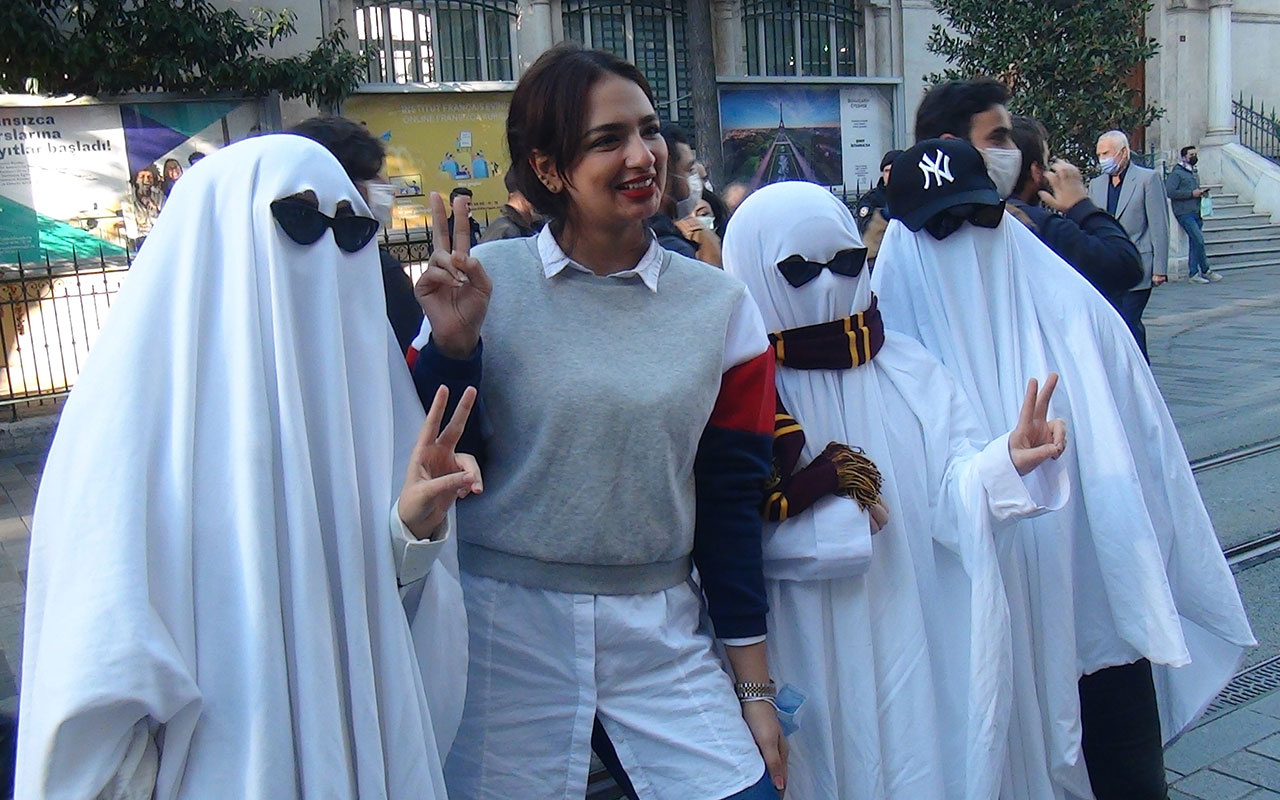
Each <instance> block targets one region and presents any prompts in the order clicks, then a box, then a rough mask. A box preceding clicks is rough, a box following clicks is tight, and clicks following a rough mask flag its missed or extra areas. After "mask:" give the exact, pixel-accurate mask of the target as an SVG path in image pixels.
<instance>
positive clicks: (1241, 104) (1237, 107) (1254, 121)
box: [1231, 93, 1280, 164]
mask: <svg viewBox="0 0 1280 800" xmlns="http://www.w3.org/2000/svg"><path fill="white" fill-rule="evenodd" d="M1231 116H1232V117H1233V118H1234V119H1235V129H1236V136H1237V137H1239V139H1240V144H1242V145H1244V146H1245V147H1247V148H1249V149H1250V150H1252V151H1253V152H1255V153H1257V154H1258V155H1260V156H1262V157H1263V158H1265V159H1267V160H1268V161H1271V162H1272V163H1274V164H1280V119H1277V118H1276V107H1275V106H1272V107H1271V109H1270V111H1268V110H1267V107H1266V104H1265V103H1263V102H1262V101H1256V103H1255V100H1254V98H1253V96H1252V95H1250V96H1249V103H1248V105H1245V100H1244V94H1243V93H1242V94H1241V95H1240V99H1239V100H1232V101H1231Z"/></svg>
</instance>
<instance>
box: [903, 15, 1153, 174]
mask: <svg viewBox="0 0 1280 800" xmlns="http://www.w3.org/2000/svg"><path fill="white" fill-rule="evenodd" d="M934 5H935V6H936V7H937V9H938V12H939V13H940V14H941V15H942V16H943V18H944V19H945V20H946V21H947V26H946V27H944V26H941V25H935V26H934V27H933V33H932V34H931V35H930V37H929V45H928V46H929V50H931V51H932V52H934V53H937V54H938V55H941V56H943V57H945V58H946V59H947V61H948V62H949V63H950V64H951V66H950V67H949V68H948V69H946V70H944V71H943V72H942V73H940V74H936V75H931V76H930V80H933V81H939V80H944V79H956V78H961V79H963V78H971V77H974V76H978V75H989V76H991V77H993V78H996V79H997V80H999V81H1001V82H1003V83H1004V84H1005V85H1006V86H1008V87H1009V88H1010V89H1011V90H1012V92H1013V98H1012V100H1011V101H1010V103H1009V109H1010V111H1012V112H1013V113H1015V114H1025V115H1028V116H1032V117H1035V118H1036V119H1038V120H1040V121H1041V122H1042V123H1044V126H1045V127H1046V128H1047V129H1048V130H1049V137H1050V147H1051V148H1052V149H1053V152H1054V153H1055V154H1056V155H1061V156H1062V157H1064V158H1066V159H1068V160H1070V161H1073V162H1075V163H1076V164H1078V165H1085V164H1088V163H1089V162H1090V161H1092V160H1093V158H1094V144H1095V143H1096V141H1097V137H1098V135H1099V134H1100V133H1103V132H1104V131H1107V130H1111V129H1116V130H1123V131H1126V132H1128V133H1130V134H1132V133H1133V131H1135V130H1136V129H1137V128H1139V127H1142V126H1145V125H1148V124H1150V123H1151V122H1154V121H1155V120H1156V119H1158V118H1159V117H1160V116H1161V115H1162V114H1163V113H1164V111H1163V110H1162V109H1159V108H1156V107H1155V106H1152V105H1147V106H1145V107H1144V106H1143V105H1142V104H1141V94H1140V93H1139V91H1138V90H1137V89H1135V88H1133V86H1131V85H1130V83H1129V81H1128V77H1129V76H1130V75H1131V74H1132V72H1133V70H1134V69H1135V68H1136V67H1137V66H1138V65H1140V64H1142V63H1143V62H1145V61H1146V60H1147V59H1149V58H1151V57H1152V56H1154V55H1155V54H1156V51H1157V50H1158V49H1159V45H1158V44H1157V43H1156V40H1155V39H1151V38H1148V37H1146V36H1145V35H1144V34H1143V23H1144V21H1145V20H1146V17H1147V12H1149V11H1150V10H1151V3H1150V2H1148V0H934ZM948 28H949V29H948Z"/></svg>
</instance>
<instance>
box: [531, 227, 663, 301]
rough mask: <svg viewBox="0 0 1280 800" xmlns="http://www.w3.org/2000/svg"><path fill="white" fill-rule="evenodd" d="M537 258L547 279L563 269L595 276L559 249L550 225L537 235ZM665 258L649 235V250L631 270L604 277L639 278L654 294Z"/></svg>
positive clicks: (660, 246) (656, 242) (652, 237)
mask: <svg viewBox="0 0 1280 800" xmlns="http://www.w3.org/2000/svg"><path fill="white" fill-rule="evenodd" d="M538 258H539V259H541V260H542V274H543V275H545V276H547V277H548V278H551V277H554V276H556V275H559V274H560V273H561V272H564V271H565V269H576V270H577V271H579V272H586V273H589V274H592V275H594V274H595V273H594V272H593V271H592V270H590V269H587V268H586V267H584V266H583V265H582V264H579V263H578V262H576V261H574V260H573V259H571V258H569V256H568V255H566V254H565V252H564V251H563V250H561V249H560V243H559V242H557V241H556V237H555V236H554V235H552V233H551V226H550V225H544V226H543V227H542V231H541V232H539V233H538ZM665 258H666V251H664V250H663V249H662V245H660V244H658V239H657V237H655V236H654V235H653V234H649V249H648V250H646V251H645V253H644V255H643V256H641V257H640V261H639V262H637V263H636V265H635V266H634V267H632V268H631V269H624V270H622V271H621V272H612V273H610V274H609V275H608V276H606V277H610V278H639V279H640V280H641V281H643V282H644V285H645V286H647V287H649V291H651V292H655V293H656V292H657V291H658V275H659V274H660V273H661V272H662V262H663V260H664V259H665Z"/></svg>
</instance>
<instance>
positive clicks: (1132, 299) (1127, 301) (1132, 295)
mask: <svg viewBox="0 0 1280 800" xmlns="http://www.w3.org/2000/svg"><path fill="white" fill-rule="evenodd" d="M1150 299H1151V290H1150V289H1131V290H1129V291H1127V292H1125V293H1124V297H1122V298H1121V299H1120V316H1122V317H1124V322H1125V324H1126V325H1128V326H1129V331H1130V332H1131V333H1132V334H1133V338H1134V339H1136V340H1137V341H1138V349H1140V350H1141V351H1142V357H1143V358H1145V359H1146V360H1147V363H1151V357H1150V356H1148V355H1147V326H1146V325H1143V324H1142V312H1143V311H1146V310H1147V301H1148V300H1150Z"/></svg>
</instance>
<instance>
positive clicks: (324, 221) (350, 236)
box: [271, 197, 379, 253]
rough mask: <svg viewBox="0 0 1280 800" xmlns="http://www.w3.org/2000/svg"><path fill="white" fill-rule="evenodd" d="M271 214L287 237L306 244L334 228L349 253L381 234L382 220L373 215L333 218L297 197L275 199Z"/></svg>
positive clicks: (341, 246)
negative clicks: (379, 221) (379, 226)
mask: <svg viewBox="0 0 1280 800" xmlns="http://www.w3.org/2000/svg"><path fill="white" fill-rule="evenodd" d="M271 216H273V217H275V218H276V222H278V223H280V227H281V228H282V229H283V230H284V232H285V235H286V236H288V237H289V238H290V239H292V240H294V241H295V242H297V243H298V244H302V245H308V244H315V242H316V240H318V239H319V238H320V237H321V236H324V231H325V229H326V228H332V229H333V240H334V241H335V242H337V243H338V247H339V248H341V249H342V250H343V251H345V252H348V253H355V252H357V251H359V250H360V249H362V248H363V247H364V246H365V245H367V244H368V243H369V242H371V241H372V240H373V237H374V236H376V235H377V234H378V225H379V223H378V221H377V220H376V219H374V218H373V217H357V216H355V215H352V216H345V217H331V216H329V215H327V214H322V213H321V212H320V210H319V209H318V208H315V207H313V206H311V205H309V204H308V203H306V202H304V201H302V200H299V199H297V198H295V197H282V198H280V199H279V200H273V201H271Z"/></svg>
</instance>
